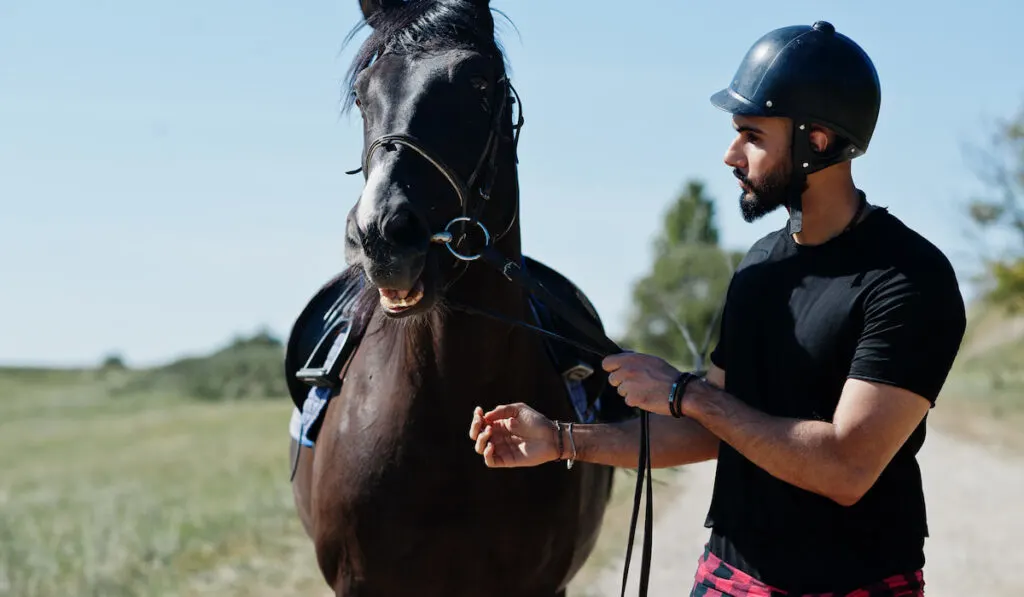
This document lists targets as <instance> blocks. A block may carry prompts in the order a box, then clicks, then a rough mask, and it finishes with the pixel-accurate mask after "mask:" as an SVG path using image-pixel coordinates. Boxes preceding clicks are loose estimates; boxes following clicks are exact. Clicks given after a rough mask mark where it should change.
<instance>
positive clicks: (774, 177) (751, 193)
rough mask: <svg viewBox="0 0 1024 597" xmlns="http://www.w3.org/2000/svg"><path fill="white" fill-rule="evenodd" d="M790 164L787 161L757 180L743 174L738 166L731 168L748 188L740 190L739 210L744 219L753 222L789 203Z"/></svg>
mask: <svg viewBox="0 0 1024 597" xmlns="http://www.w3.org/2000/svg"><path fill="white" fill-rule="evenodd" d="M790 166H791V165H790V164H789V163H786V164H783V165H781V166H780V167H779V168H776V169H775V170H772V171H771V172H769V173H768V174H766V175H765V176H764V177H762V178H761V179H760V180H757V181H754V180H750V179H749V178H747V177H746V176H744V175H743V173H742V172H740V171H739V169H738V168H734V169H733V171H732V173H733V175H734V176H735V177H736V178H738V179H739V180H740V181H741V182H743V183H744V184H745V185H746V186H747V188H748V189H749V190H741V192H740V212H741V213H742V214H743V220H744V221H746V222H753V221H754V220H757V219H759V218H761V217H763V216H765V215H767V214H770V213H771V212H773V211H775V210H776V209H778V208H779V207H780V206H783V205H788V204H789V194H790V188H789V187H790V173H791V170H792V168H791V167H790Z"/></svg>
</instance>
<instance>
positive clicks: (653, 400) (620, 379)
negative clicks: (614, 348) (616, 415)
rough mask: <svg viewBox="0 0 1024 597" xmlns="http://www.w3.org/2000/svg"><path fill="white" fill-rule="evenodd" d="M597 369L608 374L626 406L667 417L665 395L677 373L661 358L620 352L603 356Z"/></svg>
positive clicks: (677, 371)
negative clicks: (601, 369)
mask: <svg viewBox="0 0 1024 597" xmlns="http://www.w3.org/2000/svg"><path fill="white" fill-rule="evenodd" d="M601 367H602V368H603V369H604V370H605V371H608V372H609V375H608V383H609V384H611V385H612V386H614V387H615V388H616V389H617V390H618V391H619V395H620V396H622V397H623V398H625V400H626V404H628V405H630V406H633V407H636V408H642V409H643V410H646V411H648V412H652V413H655V414H659V415H671V414H672V413H671V412H670V411H669V407H668V399H669V392H670V391H671V390H672V384H673V383H674V382H675V381H676V379H677V378H678V377H679V375H680V373H681V372H680V371H679V370H678V369H676V368H675V367H673V366H672V365H669V364H668V363H667V362H665V361H664V360H663V359H660V358H658V357H655V356H650V355H646V354H638V353H633V352H623V353H620V354H615V355H611V356H609V357H605V359H604V361H603V362H602V363H601Z"/></svg>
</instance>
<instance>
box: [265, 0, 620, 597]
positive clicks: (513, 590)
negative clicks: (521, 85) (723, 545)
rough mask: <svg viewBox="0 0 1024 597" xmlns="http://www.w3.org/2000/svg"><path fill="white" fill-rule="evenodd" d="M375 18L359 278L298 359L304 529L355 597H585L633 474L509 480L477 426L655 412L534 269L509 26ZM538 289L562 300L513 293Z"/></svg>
mask: <svg viewBox="0 0 1024 597" xmlns="http://www.w3.org/2000/svg"><path fill="white" fill-rule="evenodd" d="M360 7H361V10H362V14H363V17H364V18H363V20H362V22H361V23H360V24H359V25H358V26H357V27H356V29H354V30H353V31H352V33H350V34H349V36H350V37H349V39H351V37H352V35H353V34H354V33H355V31H356V30H358V29H359V28H360V27H364V26H366V27H369V28H370V33H369V35H368V37H367V39H366V40H365V41H364V42H363V43H362V45H361V46H360V47H359V49H358V52H357V53H356V55H355V57H354V59H353V62H352V65H351V67H350V70H349V76H348V78H347V80H346V83H347V86H348V88H349V89H350V90H351V93H350V94H349V96H348V98H349V101H348V102H347V105H346V106H345V109H346V110H350V109H358V111H359V113H360V115H361V117H362V122H363V142H364V146H363V152H362V165H361V168H359V169H357V170H354V171H352V172H350V173H352V174H355V173H359V172H362V174H363V176H364V179H365V181H364V186H363V189H362V191H361V193H360V196H359V198H358V200H357V201H356V203H355V204H354V205H353V206H352V208H351V210H350V211H349V212H348V214H347V216H346V222H345V234H344V244H345V261H346V262H347V264H348V265H347V267H346V268H345V269H344V270H343V271H342V272H341V273H340V274H339V275H337V276H335V277H334V278H332V279H331V280H330V281H329V282H328V283H327V284H325V285H324V286H323V287H321V288H320V289H319V290H318V291H317V293H316V294H315V295H314V296H313V298H312V299H310V301H309V303H308V304H307V306H306V308H305V309H304V310H303V312H302V313H301V314H300V315H299V317H298V318H297V319H296V322H295V324H294V326H293V329H292V332H291V335H290V337H289V340H288V344H287V355H286V359H285V361H286V375H287V377H288V383H289V390H290V392H291V394H292V400H293V402H294V403H295V407H296V408H295V412H294V413H293V432H292V441H291V450H290V453H289V454H290V457H291V458H292V459H293V461H292V463H291V467H292V487H293V496H294V501H295V505H296V508H297V511H298V515H299V518H300V520H301V523H302V526H303V528H304V529H305V531H306V533H307V534H308V535H309V537H310V539H311V541H312V543H313V546H314V551H315V554H316V559H317V562H318V565H319V568H320V571H321V573H322V575H323V578H324V580H325V582H326V583H327V585H328V586H329V587H330V588H331V589H332V590H333V591H334V593H335V594H336V595H338V596H346V597H368V596H369V597H392V596H396V597H397V596H399V595H401V596H407V595H412V594H415V595H419V596H422V597H431V596H435V595H436V596H442V595H443V596H445V597H461V596H469V595H473V596H476V595H480V594H487V595H490V596H491V597H503V596H509V597H512V596H515V597H554V596H564V595H565V594H566V590H567V586H568V585H569V583H570V581H571V580H572V579H573V578H574V577H575V576H576V574H577V573H578V572H579V570H580V569H581V567H582V566H583V565H584V563H585V562H586V561H587V559H588V558H589V556H590V555H591V553H592V551H593V548H594V545H595V543H596V541H597V538H598V536H599V534H600V531H601V527H602V523H603V519H604V515H605V511H606V508H607V504H608V502H609V499H610V497H611V492H612V487H613V474H614V470H613V469H612V468H611V467H607V466H601V465H595V464H590V463H585V462H571V461H569V462H551V463H547V464H544V465H541V466H537V467H532V468H523V469H504V470H493V469H489V468H487V467H486V465H485V464H484V463H483V462H482V459H481V458H479V456H478V455H477V454H476V453H475V452H474V450H473V449H472V442H470V441H469V440H468V437H467V430H468V427H469V422H470V420H471V417H472V412H473V409H474V408H475V407H476V406H481V407H483V408H484V409H485V410H486V409H489V408H492V407H493V406H495V405H498V404H502V403H510V402H516V401H523V402H527V403H529V404H530V405H531V406H533V407H535V408H536V409H538V410H539V411H541V412H542V413H544V414H545V415H546V416H548V417H549V418H551V419H552V420H557V421H566V422H574V421H575V422H595V421H597V422H602V421H614V420H622V419H623V418H627V417H630V416H633V412H632V411H631V410H629V409H627V408H626V407H624V406H623V405H622V403H621V402H619V400H617V399H618V396H617V394H616V393H615V392H614V390H612V391H610V392H609V391H608V388H609V386H608V384H607V376H606V374H604V373H603V372H602V371H601V369H600V359H599V358H596V357H595V356H594V355H593V354H589V353H587V351H586V350H584V349H581V348H579V347H580V346H584V343H583V342H582V339H583V338H584V337H583V336H581V335H580V334H579V333H578V331H579V330H578V327H579V326H577V327H576V328H574V327H573V326H572V325H571V323H572V321H576V322H577V323H579V322H580V321H582V323H579V325H583V326H590V327H591V329H597V330H599V331H601V330H603V327H601V321H600V317H599V315H598V314H597V312H596V310H595V309H594V308H593V305H592V304H591V303H590V301H589V300H588V299H587V297H586V295H585V294H584V293H583V292H582V291H581V290H579V288H578V287H576V285H575V284H573V283H572V282H571V281H569V280H568V278H566V277H565V276H563V275H562V274H560V273H559V272H557V271H555V270H554V269H552V268H550V267H547V266H545V265H544V264H542V263H541V262H539V261H537V260H534V259H532V258H530V257H528V256H525V255H523V253H522V248H521V233H520V220H519V185H518V172H517V168H518V166H517V164H518V156H517V145H518V139H519V132H520V130H521V128H522V125H523V118H522V102H521V100H519V98H518V94H517V93H516V92H515V89H514V88H513V87H512V85H511V83H510V80H509V77H508V74H507V69H506V58H505V55H504V53H503V51H502V49H501V46H500V43H499V41H498V40H497V37H496V34H495V20H494V14H496V13H498V11H496V10H494V9H492V8H491V7H490V5H489V0H406V1H401V0H362V1H361V2H360ZM346 43H347V42H346ZM516 108H518V112H519V119H518V122H517V121H515V120H514V119H513V117H512V116H513V113H514V112H515V111H516ZM485 255H489V256H490V257H491V258H492V259H491V262H492V264H493V262H494V259H493V258H494V256H496V255H497V256H499V257H500V259H499V260H500V261H501V264H499V265H500V267H498V266H496V267H487V266H486V264H485V262H486V261H487V259H481V257H482V256H485ZM523 272H527V273H525V274H524V273H523ZM515 276H520V277H519V278H516V277H515ZM522 276H528V277H527V278H525V279H527V280H528V281H533V283H534V286H533V288H534V289H537V290H542V291H543V293H542V294H544V296H546V297H547V298H543V299H538V298H537V297H536V296H533V295H532V294H531V292H530V291H529V288H530V287H529V286H528V285H526V286H524V285H523V284H518V285H517V284H513V283H511V280H513V279H518V280H520V281H522V280H523V279H524V278H523V277H522ZM556 304H557V305H560V307H559V308H550V309H549V308H548V307H552V306H556ZM567 320H568V321H567ZM574 334H575V335H574ZM573 338H575V339H576V340H577V341H575V342H574V340H573ZM584 348H585V346H584ZM591 352H593V351H591ZM552 432H553V434H554V433H555V429H553V431H552ZM553 437H554V435H553ZM566 451H567V453H569V449H568V446H566Z"/></svg>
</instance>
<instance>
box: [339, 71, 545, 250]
mask: <svg viewBox="0 0 1024 597" xmlns="http://www.w3.org/2000/svg"><path fill="white" fill-rule="evenodd" d="M498 83H499V85H498V89H497V92H496V93H495V97H497V98H498V99H499V100H501V101H499V102H497V104H498V109H496V110H494V111H493V114H492V118H491V127H490V132H489V134H488V136H487V142H486V144H485V145H484V149H483V151H481V152H480V157H479V158H478V159H477V163H476V167H475V168H474V169H473V172H472V173H471V174H470V176H469V178H468V179H467V180H466V182H462V179H461V178H460V177H459V175H458V173H456V172H455V170H453V169H452V168H451V167H449V166H448V164H446V163H445V161H444V160H443V159H442V158H441V157H440V156H439V155H438V154H437V152H435V151H432V150H431V149H429V148H428V147H427V146H426V144H424V143H423V142H422V141H420V140H419V139H417V138H416V137H414V136H413V135H410V134H408V133H388V134H385V135H381V136H380V137H377V138H376V139H374V140H373V142H371V143H370V144H369V145H368V146H367V147H366V151H365V152H364V156H363V163H362V167H361V168H358V169H356V170H351V171H349V172H346V174H356V173H358V172H363V174H364V179H365V178H369V172H370V161H371V160H372V159H373V156H374V154H375V153H376V151H377V150H378V149H380V148H382V147H388V146H394V145H402V146H405V147H407V148H409V149H411V150H412V151H414V152H416V153H417V154H419V155H420V157H422V158H423V159H425V160H426V161H427V162H428V163H429V164H430V165H432V166H433V167H434V168H435V169H436V170H437V171H438V172H440V173H441V174H442V175H443V176H444V178H445V179H446V180H447V181H448V184H450V185H451V186H452V188H453V189H455V194H456V196H457V197H458V200H459V206H460V208H461V210H462V215H461V216H459V217H457V218H455V219H453V220H451V221H450V222H448V224H447V225H446V226H445V228H444V230H443V231H442V232H438V233H435V234H434V235H432V236H431V239H430V240H431V242H432V243H435V244H443V245H444V246H445V247H447V248H448V251H449V252H451V254H452V256H454V257H455V259H456V265H458V264H459V263H462V264H468V262H470V261H475V260H476V259H479V258H480V257H481V255H480V254H476V255H466V254H462V253H459V252H458V251H456V249H455V248H453V244H454V245H456V246H457V245H458V244H460V242H461V241H462V240H463V239H465V228H466V225H476V226H477V227H478V228H479V229H480V231H481V232H482V233H483V235H484V246H491V245H493V244H494V243H497V241H499V240H501V238H502V237H504V236H505V235H506V234H508V232H509V231H510V230H512V226H513V225H514V224H515V221H516V214H517V213H518V206H519V191H518V186H517V187H516V199H515V204H514V205H513V207H512V215H511V217H509V219H508V224H507V225H506V226H505V227H504V229H503V230H502V231H501V232H500V233H499V234H498V235H497V236H495V237H493V238H492V237H491V234H490V231H489V230H488V229H487V227H486V226H484V224H483V223H482V222H481V220H480V217H481V216H482V215H483V211H484V208H485V207H486V206H487V205H488V203H490V199H491V189H492V188H493V187H494V181H495V180H496V179H497V176H498V154H499V152H500V150H501V142H502V140H507V139H504V138H503V136H502V130H501V122H502V117H503V116H504V115H505V113H506V110H507V109H508V108H509V107H510V106H511V105H512V104H515V103H518V104H519V119H518V121H517V122H516V124H514V125H513V127H512V128H513V137H512V139H511V141H512V147H513V150H512V151H513V155H515V154H516V152H517V151H518V147H519V133H520V131H521V130H522V128H523V124H524V122H525V120H524V119H523V110H522V105H523V104H522V100H521V99H520V98H519V93H518V92H517V91H516V90H515V87H513V86H512V83H511V82H510V81H509V80H508V77H507V76H505V75H502V77H501V78H500V79H499V80H498ZM517 160H518V158H517ZM478 182H479V183H481V184H479V187H477V184H478ZM474 190H476V194H475V196H478V197H479V198H480V201H479V202H478V203H477V204H476V209H475V210H474V212H473V214H472V215H470V214H469V205H470V198H471V197H473V196H474V192H473V191H474ZM455 224H462V226H461V227H462V229H463V230H462V233H461V234H460V235H459V240H458V241H456V237H455V234H454V233H453V232H452V227H453V226H454V225H455Z"/></svg>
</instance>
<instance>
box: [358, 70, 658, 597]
mask: <svg viewBox="0 0 1024 597" xmlns="http://www.w3.org/2000/svg"><path fill="white" fill-rule="evenodd" d="M499 83H500V85H499V88H498V93H496V96H497V97H498V98H499V99H501V100H502V101H500V102H499V103H498V104H499V107H498V108H497V109H496V110H494V113H493V119H492V121H491V130H490V134H489V135H488V138H487V143H486V145H485V146H484V149H483V151H482V152H481V154H480V157H479V159H478V160H477V165H476V167H475V168H474V169H473V172H472V174H471V175H470V177H469V178H468V179H467V180H466V182H465V183H463V182H462V179H461V178H460V177H459V175H458V173H456V172H455V171H454V170H453V169H452V168H450V167H449V166H448V165H447V164H446V163H445V162H444V160H442V159H441V158H440V157H439V156H438V154H437V153H436V152H434V151H431V150H430V149H429V148H428V147H427V146H426V145H425V144H424V143H422V142H421V141H419V140H418V139H416V138H415V137H413V136H412V135H409V134H406V133H390V134H385V135H381V136H380V137H378V138H376V139H374V140H373V142H371V143H370V144H369V145H368V146H367V148H366V151H365V155H364V157H363V163H362V167H361V168H358V169H356V170H352V171H349V172H347V174H356V173H358V172H360V171H362V172H363V174H364V178H369V170H370V160H371V159H372V158H373V155H374V153H375V152H376V151H377V150H378V149H380V148H381V147H385V146H393V145H403V146H405V147H408V148H409V149H410V150H412V151H414V152H416V153H417V154H419V155H420V156H421V157H422V158H423V159H425V160H426V161H427V162H428V163H430V164H431V165H432V166H434V168H435V169H437V170H438V171H439V172H440V173H441V174H442V175H443V176H444V177H445V179H446V180H447V181H448V183H449V184H450V185H451V186H452V188H453V189H455V193H456V195H457V196H458V199H459V204H460V207H461V210H462V215H461V216H459V217H456V218H453V219H452V220H451V221H450V222H448V224H447V225H446V226H445V227H444V230H442V231H440V232H436V233H434V234H433V235H432V236H431V239H430V241H431V243H434V244H441V245H444V246H445V247H446V248H447V249H448V251H449V252H450V253H451V254H452V256H453V257H455V260H456V261H455V263H456V267H458V265H459V264H461V265H462V272H465V270H466V269H468V267H469V264H470V263H471V262H473V261H477V260H480V259H482V260H483V262H484V263H487V264H488V265H490V266H492V267H494V268H495V269H497V270H498V271H499V272H501V273H502V274H503V275H504V276H505V277H506V278H507V279H508V280H509V281H510V282H513V283H515V284H517V285H519V286H520V287H521V288H523V289H524V290H526V291H527V292H530V293H531V294H533V295H535V296H538V297H539V298H541V299H543V301H544V303H545V306H547V307H548V308H549V309H550V310H552V311H554V312H556V313H557V314H558V315H559V316H561V317H562V318H564V319H565V320H566V321H568V322H569V323H570V324H571V325H573V326H574V327H575V328H577V329H578V330H579V331H580V332H582V333H584V334H585V335H586V336H587V337H588V338H589V339H590V341H591V342H592V343H585V342H578V341H576V340H572V339H570V338H566V337H564V336H562V335H559V334H556V333H554V332H551V331H548V330H545V329H543V328H540V327H537V326H534V325H531V324H528V323H526V322H523V321H519V320H517V319H513V318H510V317H506V316H504V315H502V314H499V313H495V312H491V311H488V310H485V309H482V308H479V307H476V306H471V305H465V304H461V303H456V302H453V301H451V300H450V299H449V300H448V301H447V303H448V305H449V306H451V307H453V308H456V309H459V310H462V311H465V312H468V313H472V314H478V315H483V316H486V317H490V318H492V319H496V320H499V321H503V322H505V323H508V324H511V325H515V326H519V327H523V328H526V329H528V330H530V331H532V332H535V333H537V334H541V335H544V336H547V337H549V338H553V339H555V340H559V341H561V342H565V343H568V344H571V345H573V346H576V347H577V348H580V349H582V350H586V351H588V352H590V353H592V354H595V355H597V356H599V357H600V358H602V359H603V358H604V357H606V356H609V355H612V354H618V353H621V352H623V350H622V349H621V348H620V347H619V346H618V345H617V344H616V343H615V342H614V341H612V340H611V339H610V338H608V336H607V335H606V334H605V333H604V332H603V331H602V330H601V329H600V328H598V327H597V326H595V325H594V324H592V323H591V322H590V321H588V320H586V319H584V318H583V317H582V316H580V315H579V314H578V313H577V312H576V311H574V310H572V309H569V308H568V307H566V306H565V304H564V303H563V302H562V301H561V300H559V299H558V297H556V296H555V295H554V294H552V293H551V292H550V291H548V289H547V288H545V287H544V286H543V285H542V284H540V283H539V282H538V281H537V280H536V279H534V278H533V277H532V276H530V275H529V273H527V272H525V271H523V269H522V267H521V266H520V264H519V263H518V262H516V261H514V260H512V259H509V258H507V257H505V256H504V255H502V254H501V253H500V252H499V251H498V250H497V249H496V248H495V244H496V243H497V241H498V240H500V239H501V238H502V237H503V236H505V235H506V234H507V233H508V232H509V231H510V230H511V229H512V226H513V225H514V224H515V220H516V214H517V213H518V206H519V190H518V185H517V187H516V199H515V204H514V206H513V209H512V216H511V217H510V218H509V222H508V224H507V225H506V226H505V228H504V229H503V230H502V232H501V233H499V234H498V235H497V236H493V237H492V235H491V233H490V231H489V230H488V229H487V226H485V225H484V223H483V222H482V221H481V220H480V216H481V215H482V213H483V211H484V208H485V207H486V206H487V205H488V204H489V202H490V198H491V189H492V187H493V186H494V181H495V179H496V178H497V172H498V153H499V149H500V147H501V141H502V140H503V137H502V132H501V122H502V117H503V116H504V115H505V111H506V109H507V108H508V107H509V106H511V105H512V104H514V103H518V104H519V118H518V120H517V122H516V123H515V124H514V125H513V131H514V133H513V138H512V139H511V140H512V143H513V154H515V152H516V151H517V150H518V146H519V133H520V131H521V130H522V127H523V124H524V122H525V121H524V119H523V109H522V100H521V99H520V98H519V94H518V92H516V90H515V88H514V87H513V86H512V83H511V82H510V81H509V80H508V78H507V76H505V75H503V76H502V77H501V79H500V80H499ZM513 96H514V97H513ZM517 160H518V158H517ZM478 181H482V184H481V185H480V186H479V189H478V191H477V193H476V194H477V195H478V196H479V198H480V201H479V202H478V203H477V205H476V208H475V209H474V211H473V214H472V215H470V214H469V204H470V198H471V197H473V196H474V192H473V191H474V189H475V188H476V185H477V182H478ZM457 224H461V225H462V226H461V228H462V232H461V233H460V234H459V236H456V234H455V232H454V231H453V227H454V226H456V225H457ZM467 225H469V226H476V227H477V228H478V229H479V230H480V232H481V233H482V235H483V238H484V242H483V248H482V249H480V250H479V252H477V253H474V254H468V255H467V254H465V253H462V252H459V250H457V249H456V248H455V247H457V246H458V245H459V244H460V243H461V242H462V240H464V239H465V228H466V226H467ZM453 245H454V246H453ZM462 272H460V273H459V276H461V273H462ZM453 282H454V280H453V281H451V282H449V283H448V286H450V285H451V283H453ZM639 418H640V456H639V462H638V464H637V481H636V491H635V492H634V497H633V513H632V517H631V519H630V527H629V539H628V541H627V545H626V557H625V559H626V561H625V567H624V570H623V573H622V595H623V597H624V596H625V594H626V582H627V579H628V576H629V564H630V560H631V557H632V553H633V538H634V535H635V532H636V523H637V516H638V515H639V511H640V499H641V494H642V492H643V490H644V481H645V480H646V490H647V503H646V512H645V520H644V543H643V553H642V558H641V564H640V586H639V594H640V595H641V596H643V597H646V595H647V586H648V582H649V578H650V561H651V547H652V540H653V528H652V524H653V509H654V503H653V493H652V487H651V443H650V418H649V413H648V412H647V411H644V410H640V414H639Z"/></svg>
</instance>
